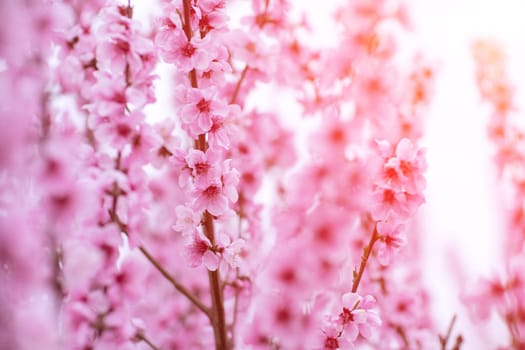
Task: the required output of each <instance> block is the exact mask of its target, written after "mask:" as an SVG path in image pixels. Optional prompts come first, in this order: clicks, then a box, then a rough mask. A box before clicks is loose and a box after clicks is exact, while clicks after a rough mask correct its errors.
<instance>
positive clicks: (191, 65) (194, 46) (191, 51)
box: [155, 28, 213, 72]
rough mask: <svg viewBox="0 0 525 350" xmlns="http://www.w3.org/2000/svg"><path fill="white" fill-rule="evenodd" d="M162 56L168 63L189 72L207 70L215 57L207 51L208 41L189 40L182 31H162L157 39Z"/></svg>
mask: <svg viewBox="0 0 525 350" xmlns="http://www.w3.org/2000/svg"><path fill="white" fill-rule="evenodd" d="M155 42H156V44H157V45H158V47H159V50H160V55H161V57H162V58H163V59H164V61H166V62H167V63H174V64H176V65H177V67H178V68H179V69H181V70H182V71H185V72H189V71H191V70H192V69H198V70H206V69H207V68H208V66H209V64H210V62H211V61H212V59H213V57H212V55H211V54H210V53H209V51H208V50H207V49H206V46H207V45H209V41H207V40H206V39H204V40H203V39H198V38H197V37H193V38H192V39H191V40H189V41H188V38H187V37H186V35H185V34H184V32H183V31H182V30H181V29H178V28H174V29H169V30H163V31H160V32H159V33H158V34H157V37H156V39H155Z"/></svg>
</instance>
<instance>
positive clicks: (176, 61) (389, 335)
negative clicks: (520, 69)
mask: <svg viewBox="0 0 525 350" xmlns="http://www.w3.org/2000/svg"><path fill="white" fill-rule="evenodd" d="M237 5H238V4H237V3H235V2H233V1H232V2H229V1H226V0H159V1H157V2H152V4H151V6H152V7H153V8H155V9H157V10H159V11H157V13H158V14H160V15H158V17H156V18H154V19H152V20H151V21H150V20H147V19H139V18H143V17H141V16H138V15H137V13H136V12H137V10H139V9H140V8H141V7H140V6H139V4H138V3H137V4H136V7H135V5H134V4H132V2H131V1H128V2H121V1H117V0H110V1H102V0H90V1H70V2H67V3H65V2H57V3H55V2H49V1H45V0H30V1H25V2H20V3H19V2H15V1H11V0H8V1H7V2H5V1H4V2H2V3H1V4H0V12H1V13H9V14H10V15H9V16H4V17H6V18H5V21H2V22H1V23H0V38H2V39H1V40H0V77H1V78H2V79H0V87H1V90H2V94H0V100H1V102H2V106H3V107H2V108H1V109H0V114H1V118H0V169H2V170H1V171H0V266H1V270H0V323H2V324H6V325H8V327H5V329H4V328H2V329H0V348H9V349H34V348H42V349H61V348H63V349H94V348H97V349H98V348H101V349H102V348H104V349H105V348H107V349H115V348H118V349H135V348H137V347H140V348H151V349H211V348H216V349H234V348H235V349H268V348H276V349H277V348H279V349H310V348H313V349H347V348H356V347H361V346H364V347H366V346H369V347H374V348H381V349H398V348H407V349H408V348H410V349H412V348H414V349H417V348H419V349H428V348H429V347H430V346H431V345H429V344H430V343H431V342H429V341H427V340H426V339H425V337H424V335H421V334H422V333H425V332H426V333H432V332H433V326H432V324H431V322H430V321H429V319H428V316H426V315H427V310H428V305H427V304H428V302H427V294H426V291H425V289H424V288H423V287H422V284H421V279H420V271H419V268H418V265H419V264H418V256H417V254H414V251H416V250H417V249H416V248H414V245H413V244H412V245H411V242H412V240H411V238H412V237H414V236H416V235H417V234H418V232H417V229H415V230H413V232H411V231H410V230H409V227H411V223H412V219H413V218H414V217H415V215H416V211H417V208H418V207H419V206H420V205H421V204H422V203H423V202H424V196H423V190H424V187H425V180H424V172H425V170H426V163H425V152H424V151H423V150H422V148H421V147H420V146H419V144H418V140H419V138H420V137H421V132H422V127H421V125H422V116H423V113H424V111H425V106H426V104H427V103H428V101H429V98H430V95H431V82H432V74H433V73H432V69H430V68H429V67H428V65H425V64H424V63H421V62H424V60H421V59H420V56H419V55H415V58H414V61H415V62H417V64H414V67H412V68H410V69H408V70H406V69H403V68H402V67H399V65H398V63H397V60H396V58H397V57H396V55H397V52H398V51H397V49H396V44H397V40H396V37H395V36H394V35H392V34H391V33H390V32H389V31H388V30H385V29H384V26H383V25H384V24H385V23H390V24H393V25H395V26H397V27H398V29H402V30H404V29H406V24H407V16H406V9H405V7H404V6H403V5H402V4H401V3H397V2H396V1H394V2H390V1H384V0H358V1H354V2H352V4H346V5H345V6H342V7H341V8H340V9H339V11H338V12H337V14H336V15H335V16H334V21H333V22H334V23H335V24H337V26H336V27H337V28H336V29H335V30H336V31H337V36H338V37H340V38H341V41H340V42H339V43H337V45H332V46H331V47H315V45H313V44H312V43H311V42H310V41H309V40H308V34H309V33H311V32H310V30H311V29H309V28H311V25H312V23H313V21H311V18H309V15H307V14H306V13H305V14H304V15H303V14H302V15H301V16H298V17H297V16H295V14H294V12H293V11H292V9H293V6H292V2H291V1H287V0H270V1H269V0H253V1H251V3H250V6H246V7H244V6H239V8H236V9H235V11H234V10H233V8H232V7H233V6H237ZM48 9H49V11H47V10H48ZM230 15H231V16H232V17H233V18H230V17H229V16H230ZM311 22H312V23H311ZM9 28H21V29H20V30H17V31H12V30H9ZM22 28H24V29H22ZM14 42H20V43H23V45H13V43H14ZM3 63H5V66H6V68H3V67H2V64H3ZM158 87H164V88H165V91H167V92H168V96H167V97H166V96H163V95H162V94H161V93H160V92H161V91H163V90H162V89H157V88H158ZM265 94H269V96H270V97H269V100H268V101H265V98H264V95H265ZM288 97H289V98H290V99H291V100H292V102H291V105H292V108H291V109H290V110H283V108H282V104H281V103H280V101H281V98H282V99H286V98H288ZM273 99H276V101H277V102H276V101H274V100H273ZM165 100H168V101H165ZM164 102H166V103H165V104H166V105H167V107H164V108H162V106H161V105H162V104H164ZM159 107H161V108H159ZM289 116H293V117H296V119H297V120H298V121H297V122H294V121H292V119H294V118H288V117H289ZM15 121H16V123H15ZM303 125H305V128H302V127H301V126H303ZM14 154H15V155H16V156H13V155H14ZM4 169H5V171H4ZM15 204H16V205H15ZM411 236H412V237H411ZM401 248H403V249H401ZM404 252H406V254H404ZM5 286H8V287H7V288H6V287H5ZM509 288H510V287H509ZM35 300H38V301H36V302H35ZM40 300H42V301H40ZM520 300H521V299H520ZM35 304H38V305H37V306H38V307H35ZM28 310H31V312H29V311H28ZM29 314H31V315H29ZM518 316H519V315H514V316H512V317H513V320H517V317H518ZM11 319H13V320H14V321H13V322H11V321H9V322H7V321H6V320H11ZM513 322H514V323H516V324H517V322H518V321H513ZM28 335H30V336H28ZM36 340H38V341H39V342H40V344H35V343H34V342H35V341H36ZM365 344H366V345H365Z"/></svg>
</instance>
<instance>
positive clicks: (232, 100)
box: [230, 65, 250, 104]
mask: <svg viewBox="0 0 525 350" xmlns="http://www.w3.org/2000/svg"><path fill="white" fill-rule="evenodd" d="M249 68H250V67H249V66H248V65H246V66H245V67H244V69H243V70H242V73H241V76H240V78H239V81H237V84H236V85H235V90H233V93H232V97H231V99H230V104H234V103H235V102H236V101H237V97H238V95H239V91H241V85H242V82H243V81H244V78H245V77H246V73H247V72H248V69H249Z"/></svg>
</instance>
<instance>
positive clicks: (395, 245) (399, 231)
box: [376, 221, 406, 266]
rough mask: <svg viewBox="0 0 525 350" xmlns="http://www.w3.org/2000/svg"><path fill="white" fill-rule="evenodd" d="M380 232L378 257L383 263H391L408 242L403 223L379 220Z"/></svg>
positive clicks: (378, 227) (378, 230)
mask: <svg viewBox="0 0 525 350" xmlns="http://www.w3.org/2000/svg"><path fill="white" fill-rule="evenodd" d="M377 232H378V234H379V238H378V242H377V243H376V244H377V258H378V260H379V262H380V263H381V264H382V265H385V266H386V265H389V264H390V263H391V261H392V258H393V256H394V254H396V253H397V251H398V250H399V249H400V248H401V247H402V246H404V245H405V244H406V237H405V235H404V233H403V225H399V224H395V223H392V222H388V221H386V222H384V221H382V222H379V223H378V224H377Z"/></svg>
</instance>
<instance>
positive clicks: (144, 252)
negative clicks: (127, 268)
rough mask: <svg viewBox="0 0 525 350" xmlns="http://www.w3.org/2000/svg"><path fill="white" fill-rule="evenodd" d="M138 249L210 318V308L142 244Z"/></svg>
mask: <svg viewBox="0 0 525 350" xmlns="http://www.w3.org/2000/svg"><path fill="white" fill-rule="evenodd" d="M139 250H140V251H141V252H142V254H144V256H145V257H146V258H147V259H148V260H149V262H151V264H152V265H153V266H155V268H156V269H157V270H158V271H159V272H160V273H161V275H162V276H164V278H166V279H167V280H168V281H169V282H170V283H171V284H172V285H173V287H175V289H177V290H178V291H179V292H180V293H181V294H182V295H184V296H185V297H186V298H188V300H190V301H191V302H192V304H193V305H195V306H196V307H197V308H198V309H199V310H201V311H202V312H204V314H205V315H206V316H208V318H210V310H209V309H208V308H207V307H206V306H205V305H204V304H203V303H202V302H201V301H200V300H199V299H198V298H197V297H196V296H195V295H193V294H192V293H191V292H190V291H189V290H188V289H186V287H184V286H183V285H182V284H180V283H179V282H178V281H177V280H176V279H175V278H174V277H173V276H172V275H170V273H169V272H168V271H166V269H165V268H164V267H163V266H162V265H161V264H160V263H159V261H157V259H155V258H154V257H153V255H151V253H150V252H149V251H148V250H147V249H146V248H144V246H140V247H139Z"/></svg>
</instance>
